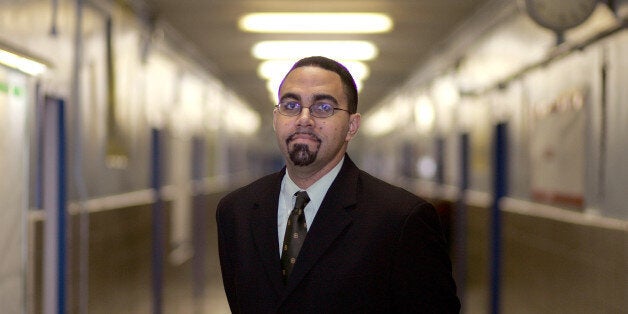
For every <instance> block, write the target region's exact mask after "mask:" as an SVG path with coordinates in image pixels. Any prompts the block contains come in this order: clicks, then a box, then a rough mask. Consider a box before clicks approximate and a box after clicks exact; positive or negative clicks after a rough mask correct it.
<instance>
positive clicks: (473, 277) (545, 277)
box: [465, 207, 628, 314]
mask: <svg viewBox="0 0 628 314" xmlns="http://www.w3.org/2000/svg"><path fill="white" fill-rule="evenodd" d="M467 218H468V222H469V225H468V230H467V231H468V232H467V241H468V242H467V245H468V251H467V262H468V273H467V277H466V278H467V279H466V280H467V282H466V287H467V289H466V291H465V307H466V313H487V312H488V311H489V307H488V306H489V304H490V303H489V302H490V297H489V291H490V286H489V282H490V281H489V261H490V255H489V252H490V241H489V234H490V233H489V226H490V216H489V211H488V210H487V209H486V208H478V207H471V208H469V211H468V216H467ZM502 218H503V221H502V222H503V233H502V235H503V242H502V244H503V247H502V255H503V260H502V273H501V278H502V280H501V288H502V289H501V307H500V308H501V313H506V314H509V313H535V314H538V313H552V314H555V313H570V314H571V313H625V310H626V309H627V308H628V298H627V296H628V255H627V254H628V252H627V250H628V230H627V229H625V228H624V229H622V228H621V227H619V228H615V227H604V226H599V225H596V224H592V223H590V222H589V221H587V218H586V217H585V215H582V221H580V222H578V221H570V222H566V221H561V220H560V219H552V218H547V217H541V216H535V215H527V214H521V213H516V212H509V211H507V210H506V211H505V212H504V214H503V216H502Z"/></svg>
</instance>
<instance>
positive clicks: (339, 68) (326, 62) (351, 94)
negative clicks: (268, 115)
mask: <svg viewBox="0 0 628 314" xmlns="http://www.w3.org/2000/svg"><path fill="white" fill-rule="evenodd" d="M304 66H314V67H319V68H322V69H325V70H328V71H332V72H334V73H336V74H338V75H339V76H340V80H341V81H342V85H343V89H344V91H345V94H346V96H347V102H348V105H349V108H348V109H349V113H356V112H357V111H358V88H357V86H356V85H355V81H354V80H353V76H351V73H349V70H347V68H346V67H345V66H344V65H342V64H341V63H340V62H338V61H335V60H332V59H329V58H326V57H321V56H313V57H307V58H303V59H301V60H299V61H297V62H296V63H295V64H294V65H293V66H292V68H291V69H290V71H288V73H287V74H286V76H288V74H290V72H292V71H293V70H294V69H296V68H300V67H304ZM285 79H286V78H285V77H284V80H285ZM281 85H283V81H282V82H281Z"/></svg>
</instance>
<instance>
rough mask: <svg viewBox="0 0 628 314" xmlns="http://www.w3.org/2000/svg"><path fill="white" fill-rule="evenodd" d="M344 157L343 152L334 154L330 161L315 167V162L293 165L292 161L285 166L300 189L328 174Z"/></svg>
mask: <svg viewBox="0 0 628 314" xmlns="http://www.w3.org/2000/svg"><path fill="white" fill-rule="evenodd" d="M343 157H344V153H342V154H339V155H338V156H336V157H335V158H334V159H333V160H332V161H330V162H328V163H327V164H325V165H324V166H323V167H316V162H314V163H313V164H311V165H309V166H304V167H303V166H298V167H297V166H295V165H294V164H293V163H292V162H290V161H289V162H288V163H287V165H286V168H287V169H288V174H289V175H290V179H292V181H293V182H294V183H295V184H296V185H297V186H298V187H299V188H301V189H304V190H305V189H307V188H309V187H310V186H312V184H314V183H316V181H318V180H320V178H322V177H323V176H325V175H326V174H328V173H329V172H330V171H331V170H332V169H334V167H336V165H338V163H339V162H340V161H341V160H342V158H343Z"/></svg>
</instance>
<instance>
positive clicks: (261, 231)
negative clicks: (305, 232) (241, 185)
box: [250, 170, 285, 295]
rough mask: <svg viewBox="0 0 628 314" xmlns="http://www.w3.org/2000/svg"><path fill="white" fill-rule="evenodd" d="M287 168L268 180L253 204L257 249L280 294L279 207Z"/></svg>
mask: <svg viewBox="0 0 628 314" xmlns="http://www.w3.org/2000/svg"><path fill="white" fill-rule="evenodd" d="M284 173H285V170H282V171H280V172H278V173H277V175H276V176H274V177H272V178H271V179H269V180H268V184H267V185H266V187H267V189H266V190H265V191H260V193H259V198H258V199H257V200H256V202H255V203H254V204H253V206H254V208H253V211H252V213H253V214H252V219H251V221H250V223H251V231H252V233H253V234H252V236H253V239H254V241H255V245H256V249H257V251H258V254H259V256H261V261H260V262H261V263H262V264H263V265H264V269H265V270H266V274H267V276H268V278H269V280H270V282H271V284H272V286H273V287H274V288H275V291H276V292H277V294H278V295H280V294H281V293H282V291H283V289H284V284H283V282H282V277H281V266H280V263H279V244H278V242H277V241H278V240H277V207H278V205H279V192H280V189H281V180H282V178H283V175H284Z"/></svg>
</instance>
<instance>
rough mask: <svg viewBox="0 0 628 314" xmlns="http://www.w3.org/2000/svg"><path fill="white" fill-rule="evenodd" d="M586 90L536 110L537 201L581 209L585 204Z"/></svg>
mask: <svg viewBox="0 0 628 314" xmlns="http://www.w3.org/2000/svg"><path fill="white" fill-rule="evenodd" d="M584 99H585V97H584V93H583V92H581V91H574V92H569V93H565V94H564V95H561V96H560V97H558V98H557V99H555V100H554V101H553V102H550V103H545V104H538V105H537V106H536V107H535V112H534V121H533V123H534V127H533V128H532V137H531V141H530V148H531V163H532V165H531V166H532V167H531V172H532V173H531V192H532V199H533V200H535V201H539V202H543V203H548V204H552V205H559V206H569V207H576V208H581V207H582V206H583V203H584V197H583V193H584V177H585V174H584V172H585V163H584V158H585V115H584V110H583V106H584Z"/></svg>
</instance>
